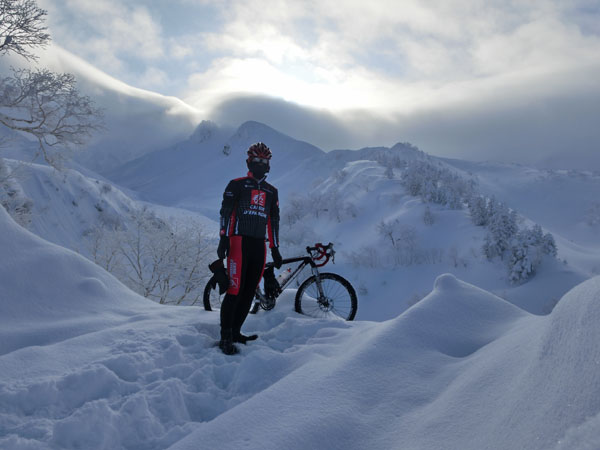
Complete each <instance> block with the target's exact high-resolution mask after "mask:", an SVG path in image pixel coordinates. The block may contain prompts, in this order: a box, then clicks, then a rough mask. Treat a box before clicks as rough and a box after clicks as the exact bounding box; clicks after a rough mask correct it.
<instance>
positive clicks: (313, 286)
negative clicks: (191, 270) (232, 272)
mask: <svg viewBox="0 0 600 450" xmlns="http://www.w3.org/2000/svg"><path fill="white" fill-rule="evenodd" d="M306 252H307V253H308V256H298V257H295V258H288V259H284V260H283V265H284V266H285V265H288V264H294V263H299V264H298V266H296V267H295V269H294V270H292V269H291V268H289V269H287V270H286V271H285V272H286V273H287V274H288V276H287V278H286V279H285V280H283V282H282V284H281V285H280V284H279V282H278V280H277V279H276V278H275V274H274V268H275V267H274V265H273V263H272V262H269V263H267V264H266V265H265V270H264V283H263V285H264V289H261V287H260V285H259V286H258V287H257V289H256V296H255V298H254V305H253V307H252V309H251V311H250V312H251V313H256V312H258V309H259V307H260V308H262V309H264V310H265V311H269V310H271V309H273V308H274V307H275V304H276V303H277V298H278V297H279V295H280V294H281V293H282V292H283V291H284V290H285V288H286V287H288V286H289V285H290V284H291V283H292V281H294V280H295V279H296V278H297V277H298V275H299V274H300V273H301V272H302V270H303V269H304V268H305V267H306V266H310V268H311V272H312V275H311V276H310V277H308V278H307V279H306V280H304V281H303V282H302V284H300V287H298V291H297V292H296V299H295V302H294V308H295V310H296V312H298V313H300V314H304V315H307V316H311V317H328V316H330V315H332V314H333V315H335V316H337V317H341V318H342V319H344V320H353V319H354V317H355V316H356V310H357V307H358V300H357V296H356V291H355V290H354V287H352V285H351V284H350V282H349V281H348V280H346V279H345V278H344V277H342V276H340V275H338V274H336V273H329V272H326V273H321V272H319V267H323V266H324V265H325V264H327V263H328V262H329V260H330V259H331V260H332V262H335V251H334V250H333V244H332V243H329V244H328V245H323V244H321V243H318V244H315V246H314V247H306ZM223 297H224V294H223V295H219V289H218V286H217V281H216V278H215V277H214V276H213V277H212V278H211V279H210V280H209V281H208V283H207V284H206V287H205V288H204V309H205V310H207V311H213V310H214V309H218V308H220V305H221V301H222V298H223Z"/></svg>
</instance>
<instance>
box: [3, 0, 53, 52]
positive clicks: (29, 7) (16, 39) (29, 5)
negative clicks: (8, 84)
mask: <svg viewBox="0 0 600 450" xmlns="http://www.w3.org/2000/svg"><path fill="white" fill-rule="evenodd" d="M44 16H46V11H44V10H43V9H41V8H39V7H38V6H37V4H36V3H35V0H0V54H6V53H9V52H13V53H16V54H17V55H20V56H22V57H23V58H25V59H27V60H36V59H37V56H36V55H35V54H33V53H32V52H31V51H30V49H33V48H36V47H44V46H45V45H47V44H48V42H49V41H50V35H49V34H48V33H46V30H47V28H46V25H45V24H44Z"/></svg>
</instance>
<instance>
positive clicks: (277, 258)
mask: <svg viewBox="0 0 600 450" xmlns="http://www.w3.org/2000/svg"><path fill="white" fill-rule="evenodd" d="M271 256H272V257H273V265H274V266H275V268H276V269H279V268H280V267H281V266H282V265H283V259H282V258H281V253H279V248H277V247H273V248H272V249H271Z"/></svg>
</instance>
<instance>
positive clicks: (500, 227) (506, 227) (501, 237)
mask: <svg viewBox="0 0 600 450" xmlns="http://www.w3.org/2000/svg"><path fill="white" fill-rule="evenodd" d="M488 211H489V213H490V217H489V224H488V235H487V236H486V240H485V243H484V247H483V252H484V254H485V255H486V256H487V257H488V259H492V258H494V257H496V256H499V257H500V258H504V252H505V251H506V250H507V249H508V248H509V246H510V242H511V239H512V238H513V236H515V234H516V233H517V232H518V230H519V227H518V224H517V214H516V212H515V211H512V210H510V209H509V208H508V206H506V205H505V204H504V203H501V202H496V201H495V200H493V199H492V200H491V201H490V202H489V204H488Z"/></svg>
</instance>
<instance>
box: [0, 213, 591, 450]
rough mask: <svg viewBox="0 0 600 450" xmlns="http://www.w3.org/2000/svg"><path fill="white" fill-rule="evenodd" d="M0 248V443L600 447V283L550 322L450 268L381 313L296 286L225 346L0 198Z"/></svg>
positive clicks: (187, 314) (178, 447) (211, 323)
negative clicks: (327, 309) (324, 307)
mask: <svg viewBox="0 0 600 450" xmlns="http://www.w3.org/2000/svg"><path fill="white" fill-rule="evenodd" d="M0 248H2V256H3V257H2V258H0V299H2V302H0V311H1V313H2V314H0V334H1V336H0V338H1V339H0V373H1V378H0V448H6V449H13V450H20V449H30V448H50V449H59V448H60V449H74V448H94V449H98V450H102V449H106V450H108V449H111V450H112V449H117V448H122V449H134V448H148V449H167V448H169V449H172V450H184V449H197V448H198V445H201V446H202V447H209V448H222V449H229V448H231V449H238V448H241V447H243V448H248V449H281V448H289V449H292V450H295V449H298V450H300V449H306V448H345V449H363V448H369V449H375V450H377V449H389V448H399V447H400V448H427V449H438V448H452V449H459V448H460V449H465V450H468V449H477V450H478V449H481V448H505V449H515V450H516V449H522V448H528V449H556V450H558V449H569V450H577V449H582V450H583V449H588V448H595V447H596V446H597V444H598V443H599V442H600V421H599V420H598V417H599V415H600V403H599V402H598V397H597V392H598V387H599V386H598V377H597V364H598V360H600V353H599V350H598V346H597V342H598V340H599V339H600V334H599V328H598V326H597V323H598V321H599V320H600V304H599V303H598V302H597V298H598V296H600V278H599V277H596V278H593V279H591V280H588V281H587V282H585V283H583V284H581V285H580V286H578V287H576V288H575V289H573V290H572V291H570V292H569V293H568V294H566V295H565V296H564V297H563V298H562V299H561V300H560V302H559V303H558V305H557V307H556V308H555V309H554V311H553V312H552V313H551V314H550V315H548V316H543V317H540V316H534V315H531V314H529V313H527V312H525V311H523V310H520V309H519V308H517V307H515V306H513V305H511V304H509V303H507V302H505V301H504V300H502V299H500V298H498V297H496V296H494V295H492V294H490V293H488V292H485V291H483V290H481V289H479V288H476V287H474V286H472V285H470V284H467V283H465V282H462V281H460V280H458V279H457V278H455V277H454V276H452V275H449V274H446V275H441V276H439V277H438V278H437V279H436V281H435V283H434V285H433V290H432V292H431V294H429V295H428V296H426V297H425V298H424V299H423V300H422V301H421V302H419V303H418V304H417V305H415V306H414V307H412V308H410V309H409V310H408V311H406V312H405V313H404V314H402V315H400V316H399V317H397V318H395V319H393V320H389V321H386V322H383V323H378V322H364V321H358V322H343V321H339V320H327V319H322V320H315V319H312V318H307V317H304V316H300V315H297V314H296V313H294V312H293V306H292V305H293V295H294V293H293V291H288V292H286V293H285V294H284V296H283V298H282V299H281V301H280V302H279V303H278V305H277V307H276V308H275V309H274V310H273V311H270V312H268V313H267V312H263V313H260V314H258V315H256V316H252V317H250V319H249V320H248V323H247V329H248V330H252V331H256V332H257V333H259V334H260V336H261V338H260V339H259V340H258V341H256V342H254V343H252V344H251V345H248V346H244V347H243V348H242V349H241V353H240V354H239V355H237V356H233V357H229V356H225V355H223V354H222V353H221V352H220V351H218V349H217V348H215V347H214V342H215V340H216V339H217V335H218V314H215V313H212V312H206V311H203V310H201V309H200V308H196V307H174V306H163V305H156V304H153V303H152V302H148V301H147V300H144V299H142V298H141V297H138V296H137V295H135V294H132V293H131V292H130V291H129V290H128V289H126V288H125V287H124V286H122V285H121V284H120V283H119V282H118V281H117V280H116V279H114V278H113V277H112V276H110V275H108V274H107V273H106V272H104V271H103V270H102V269H100V268H99V267H97V266H95V265H94V264H92V263H90V262H88V261H87V260H85V259H84V258H83V257H81V256H79V255H77V254H75V253H73V252H71V251H69V250H66V249H64V248H61V247H58V246H56V245H54V244H50V243H48V242H46V241H44V240H42V239H40V238H39V237H37V236H35V235H33V234H32V233H30V232H28V231H26V230H24V229H23V228H22V227H20V226H18V225H17V224H16V223H14V222H13V221H12V219H10V218H9V216H8V215H7V214H6V212H5V211H4V210H3V209H0ZM323 423H326V426H323ZM232 424H236V426H232Z"/></svg>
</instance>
